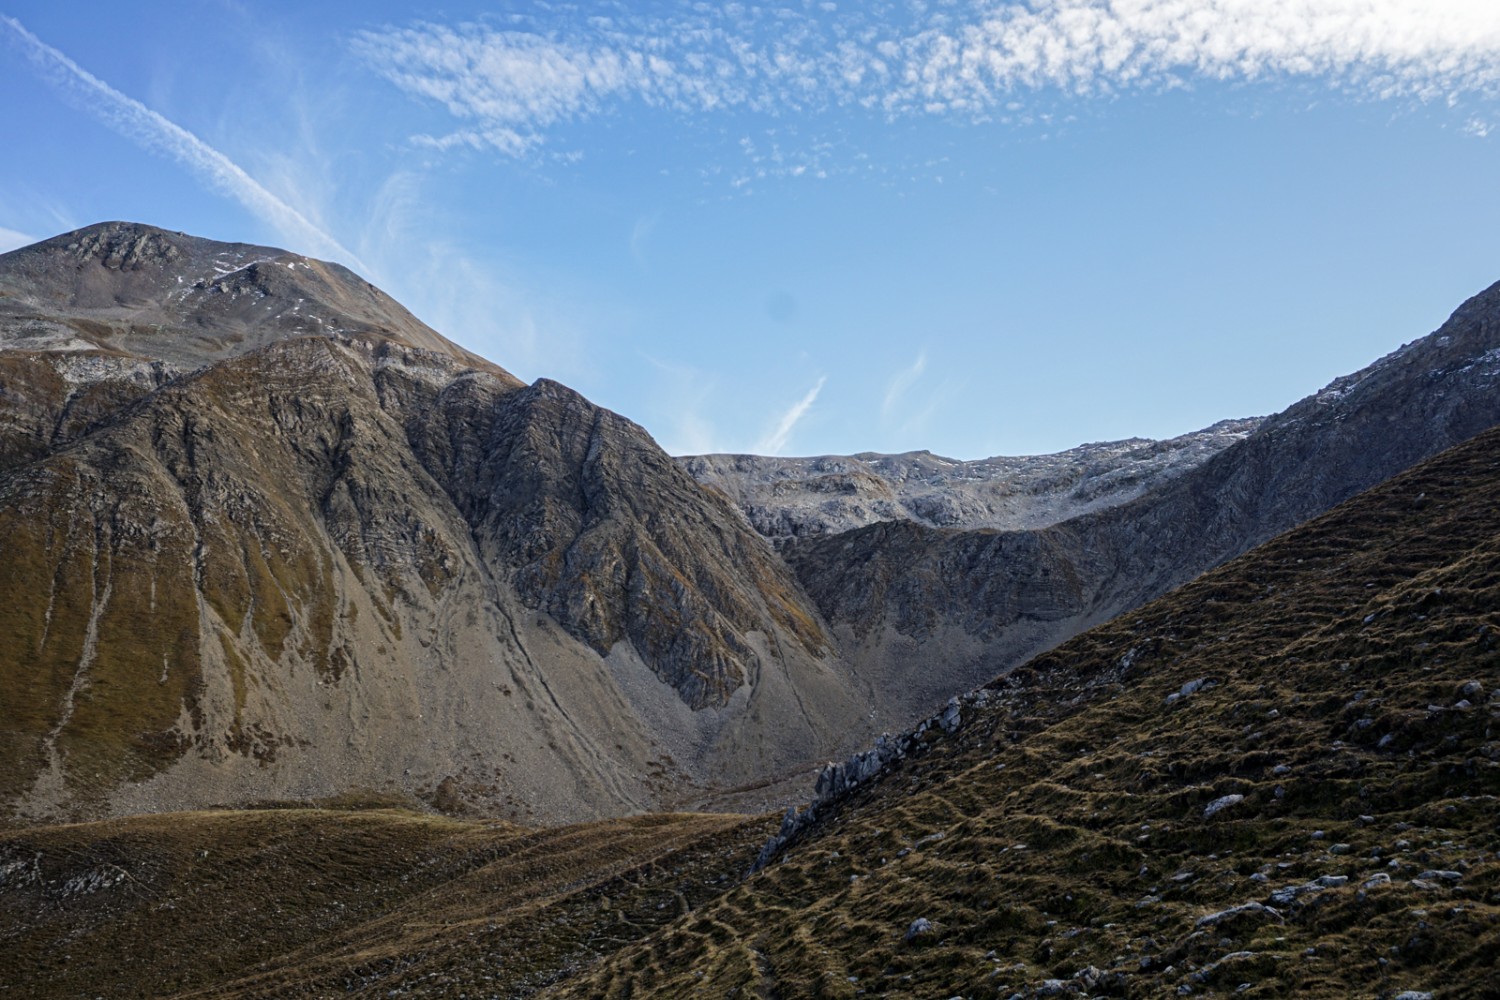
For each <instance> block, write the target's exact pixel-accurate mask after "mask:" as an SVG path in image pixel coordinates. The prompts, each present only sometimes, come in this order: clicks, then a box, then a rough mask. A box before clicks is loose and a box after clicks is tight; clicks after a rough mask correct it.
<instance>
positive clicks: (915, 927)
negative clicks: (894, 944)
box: [906, 917, 935, 941]
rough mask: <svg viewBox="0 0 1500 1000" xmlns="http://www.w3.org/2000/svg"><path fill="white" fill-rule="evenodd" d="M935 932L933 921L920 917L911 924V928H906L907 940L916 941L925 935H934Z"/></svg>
mask: <svg viewBox="0 0 1500 1000" xmlns="http://www.w3.org/2000/svg"><path fill="white" fill-rule="evenodd" d="M934 930H935V928H934V927H933V924H932V921H931V920H928V919H927V918H926V917H918V918H917V919H915V920H913V921H912V922H911V926H910V927H908V928H906V940H908V941H915V940H916V939H917V938H919V937H922V936H923V935H926V934H931V933H933V931H934Z"/></svg>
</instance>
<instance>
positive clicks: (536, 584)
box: [413, 379, 828, 709]
mask: <svg viewBox="0 0 1500 1000" xmlns="http://www.w3.org/2000/svg"><path fill="white" fill-rule="evenodd" d="M456 416H457V417H458V419H457V420H453V419H446V420H443V421H440V422H432V421H428V422H424V423H423V424H421V425H420V426H418V427H414V428H413V434H414V435H415V436H416V442H417V449H418V453H419V454H421V455H423V456H424V460H425V461H427V462H428V463H429V467H431V468H433V469H434V470H435V474H437V475H439V476H440V477H441V478H442V481H443V482H444V483H445V485H446V487H447V489H448V491H449V493H450V495H451V496H453V497H454V499H455V502H456V503H457V504H458V506H459V509H460V510H461V511H462V512H463V514H464V516H465V518H466V519H467V520H468V521H469V523H470V524H471V525H472V526H473V529H474V531H475V533H476V536H477V537H478V539H479V541H480V546H481V550H482V552H483V554H484V556H485V558H486V560H487V561H488V562H490V563H491V564H494V565H507V566H514V567H516V575H515V585H516V588H517V590H518V591H519V592H520V594H521V596H522V598H523V600H525V602H526V603H527V605H528V606H530V607H532V608H536V609H539V610H543V611H545V612H546V613H547V614H549V615H551V616H552V617H553V618H554V619H556V620H557V621H558V622H559V623H560V624H562V625H563V627H564V628H566V629H568V631H569V632H570V633H572V634H573V635H575V636H576V637H578V638H579V639H580V640H582V641H583V642H585V643H587V644H588V645H589V646H590V647H591V648H593V649H594V650H595V651H596V652H597V653H599V654H600V655H607V654H608V652H609V651H610V650H611V649H612V648H613V647H614V646H615V644H616V643H618V642H621V641H628V642H630V643H631V644H632V645H633V646H634V648H635V649H636V650H637V651H638V652H640V653H641V655H642V656H643V657H644V658H645V659H646V661H647V662H648V663H650V664H652V667H653V669H654V670H655V671H656V672H657V674H658V675H659V676H661V678H662V680H664V681H666V682H667V683H669V684H671V685H672V686H673V687H674V688H676V689H677V690H678V691H679V692H680V693H681V694H682V696H683V698H684V700H685V701H687V703H688V704H689V705H691V706H692V707H693V708H695V709H697V708H705V707H709V706H715V707H723V706H724V705H725V704H726V703H727V702H728V700H729V698H730V696H731V695H732V694H733V692H734V691H735V690H736V689H738V688H739V687H740V686H742V685H743V684H744V683H746V681H747V679H748V664H749V661H750V660H752V659H753V658H754V656H755V653H754V651H753V650H752V648H751V645H750V641H749V638H748V637H749V635H750V634H751V633H755V632H759V633H762V634H764V635H767V636H770V635H774V634H777V632H778V631H780V632H784V633H786V634H787V635H788V636H789V637H791V638H792V639H793V640H794V641H795V642H796V643H797V645H798V646H799V647H801V649H802V650H803V651H804V652H806V653H807V654H809V655H820V650H822V649H824V648H825V647H827V645H828V640H827V638H826V637H825V636H824V635H823V633H822V629H821V626H820V625H819V624H818V623H817V621H816V620H815V619H814V618H813V617H811V616H809V614H808V612H807V610H806V608H804V607H802V606H801V601H802V600H803V599H802V597H801V595H800V593H799V590H798V587H797V584H796V582H795V580H794V579H793V578H792V576H791V574H790V573H789V572H788V571H787V570H786V568H785V566H784V565H782V564H781V562H780V561H779V560H777V559H776V558H775V556H774V555H773V554H772V553H771V552H770V550H769V549H768V548H767V547H766V546H765V545H764V544H763V543H762V542H761V541H760V540H759V539H757V538H755V537H754V536H753V535H752V534H751V533H749V532H747V531H745V529H744V527H743V525H742V524H741V523H740V520H739V518H738V516H737V515H736V513H735V512H734V510H733V509H732V508H731V507H730V506H729V505H728V504H726V503H725V502H724V501H722V500H721V499H720V498H718V497H717V496H715V495H713V494H711V493H709V492H707V491H705V490H703V489H702V488H701V487H699V486H698V485H697V484H696V483H695V482H693V481H692V480H691V479H690V478H689V477H688V476H686V475H685V474H684V473H683V472H682V471H681V470H680V469H679V468H677V466H676V465H675V464H673V462H672V461H671V459H669V458H668V457H667V456H666V455H665V454H664V453H663V452H662V451H661V449H660V448H658V447H657V446H656V444H655V443H654V442H653V441H652V440H651V439H650V437H649V436H648V435H647V434H646V432H645V431H644V430H642V429H641V428H640V427H639V426H637V425H636V424H633V423H631V422H630V421H628V420H626V419H624V418H623V417H620V416H619V415H617V414H614V413H610V412H609V411H607V410H603V409H601V408H599V407H597V406H594V405H593V404H591V403H589V402H588V401H587V400H585V399H584V398H583V397H582V396H580V395H578V394H577V393H576V392H573V391H572V390H570V389H568V388H567V387H565V386H562V385H560V384H558V383H556V382H552V381H550V380H547V379H542V380H540V381H538V382H537V383H536V384H535V385H533V386H531V387H529V388H526V389H523V390H521V391H518V392H516V393H514V394H513V395H511V396H508V397H507V398H506V399H505V400H504V401H503V402H502V403H501V404H500V405H497V406H493V407H490V408H489V409H487V410H485V411H484V412H482V413H476V412H475V411H474V409H473V408H472V407H469V406H465V407H462V408H460V410H459V411H457V414H456ZM462 435H472V436H473V440H470V441H468V442H458V443H455V440H454V439H455V436H462ZM746 578H748V579H749V580H750V581H751V583H752V584H753V586H751V587H749V588H746V587H745V585H744V584H745V580H746Z"/></svg>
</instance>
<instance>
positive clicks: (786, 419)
mask: <svg viewBox="0 0 1500 1000" xmlns="http://www.w3.org/2000/svg"><path fill="white" fill-rule="evenodd" d="M827 381H828V377H827V376H826V375H825V376H823V377H822V378H819V379H818V381H817V384H816V385H814V386H813V387H812V388H811V389H809V390H808V392H807V395H805V396H803V397H802V398H801V399H799V400H797V402H795V403H793V404H792V405H791V406H790V407H788V408H787V410H786V412H785V413H783V414H782V415H781V416H780V417H779V418H778V419H777V421H776V426H775V427H774V428H772V430H771V433H769V434H767V435H766V436H765V437H763V438H761V439H760V441H758V442H757V443H756V445H755V451H756V452H757V453H758V454H761V455H780V454H781V452H782V449H784V448H785V447H786V446H787V442H788V441H790V440H791V438H792V431H793V430H794V429H795V428H796V426H797V423H798V421H800V420H801V419H802V418H803V417H805V416H807V411H808V410H810V409H812V405H813V403H815V402H816V401H817V399H818V393H820V392H822V391H823V386H824V384H825V383H827Z"/></svg>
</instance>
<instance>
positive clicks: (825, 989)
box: [0, 223, 1500, 998]
mask: <svg viewBox="0 0 1500 1000" xmlns="http://www.w3.org/2000/svg"><path fill="white" fill-rule="evenodd" d="M1497 424H1500V285H1496V286H1494V287H1492V288H1490V289H1488V290H1487V291H1484V292H1482V293H1480V294H1479V295H1477V296H1476V297H1474V298H1473V299H1471V300H1469V301H1468V302H1467V303H1464V304H1463V305H1462V306H1461V307H1460V308H1459V309H1458V311H1457V312H1455V313H1454V314H1453V316H1452V318H1451V319H1450V320H1449V321H1448V322H1447V323H1445V324H1444V325H1443V326H1442V327H1441V328H1440V329H1439V330H1437V331H1436V332H1435V333H1432V334H1431V335H1429V336H1426V337H1424V338H1422V339H1420V340H1415V341H1413V342H1412V343H1410V344H1408V345H1406V346H1405V347H1403V348H1401V349H1400V350H1398V351H1396V352H1395V353H1393V354H1391V355H1389V356H1387V357H1385V358H1381V359H1379V360H1377V361H1375V362H1374V363H1372V364H1371V365H1370V366H1369V367H1367V368H1365V369H1364V370H1362V371H1359V372H1357V373H1354V374H1352V375H1349V376H1347V377H1345V378H1341V379H1339V380H1337V381H1335V382H1334V383H1333V384H1331V385H1329V386H1328V387H1327V388H1326V389H1324V390H1323V391H1321V392H1319V393H1317V394H1316V395H1314V396H1311V397H1309V398H1307V399H1304V400H1302V401H1301V402H1299V403H1297V404H1295V405H1294V406H1292V407H1291V408H1289V409H1287V410H1286V411H1284V412H1282V413H1279V414H1276V415H1273V416H1270V417H1266V418H1251V419H1232V420H1225V421H1223V422H1221V423H1218V424H1215V425H1214V426H1212V427H1209V428H1207V429H1205V430H1203V431H1200V432H1198V433H1195V434H1189V435H1186V436H1183V437H1180V438H1176V439H1173V440H1169V441H1160V442H1156V441H1147V440H1139V439H1135V440H1128V441H1121V442H1113V443H1105V444H1091V445H1085V446H1083V447H1080V448H1077V449H1074V450H1072V451H1069V452H1064V453H1061V454H1057V455H1048V456H1031V457H1025V458H991V459H986V460H982V461H977V462H959V461H953V460H948V459H944V458H941V457H938V456H935V455H932V454H929V453H926V452H917V453H909V454H904V455H876V454H860V455H855V456H823V457H816V458H803V459H787V458H767V457H757V456H743V455H740V456H726V455H708V456H694V457H687V458H680V459H674V458H672V457H670V456H668V455H667V454H666V453H665V452H663V451H662V450H661V449H660V448H659V447H658V446H657V445H656V443H655V442H654V441H653V440H652V439H651V437H650V436H649V435H648V434H647V433H646V432H645V431H644V430H643V429H642V428H641V427H639V426H637V425H636V424H634V423H632V422H631V421H630V420H628V419H626V418H625V417H622V416H619V415H617V414H614V413H611V412H609V411H608V410H605V409H602V408H600V407H598V406H595V405H593V404H592V403H590V402H589V401H588V400H587V399H585V398H583V397H582V396H580V395H579V394H578V393H576V392H574V391H572V390H570V389H568V388H567V387H566V386H563V385H560V384H558V383H556V382H553V381H550V380H547V379H541V380H538V381H536V382H535V383H533V384H531V385H527V384H525V383H523V382H522V381H520V380H519V379H517V378H515V377H514V376H512V375H511V374H510V373H509V372H507V371H506V370H505V369H504V368H501V367H500V366H498V365H496V364H494V363H492V362H490V361H488V360H485V359H483V358H480V357H477V356H475V355H473V354H471V353H470V352H468V351H466V350H464V349H463V348H461V347H459V346H457V345H456V344H454V343H452V342H450V341H449V340H447V339H445V338H444V337H443V336H442V335H440V334H439V333H438V332H436V331H434V330H432V329H430V328H429V327H427V326H425V325H424V324H423V323H421V322H420V321H419V320H417V319H416V318H415V317H414V316H412V315H411V314H410V313H409V312H408V311H407V310H405V309H404V308H403V307H402V306H401V305H399V304H398V303H396V302H395V301H394V300H392V299H391V298H389V297H388V296H386V295H385V294H384V293H382V292H381V291H380V290H378V289H376V288H375V287H373V286H372V285H370V284H369V283H367V282H366V281H364V280H363V279H361V278H359V277H358V276H357V275H355V274H353V273H352V272H350V271H348V270H346V269H345V268H343V267H340V266H338V265H334V264H329V263H324V262H321V261H317V260H312V259H308V258H304V257H301V256H298V255H296V254H292V253H287V252H285V251H281V250H276V249H273V248H268V247H259V246H250V245H244V244H226V243H216V242H211V241H207V240H203V239H198V238H194V237H191V236H186V235H183V234H181V233H173V232H167V231H163V230H160V229H156V228H153V227H150V226H145V225H138V224H130V223H106V224H102V225H97V226H91V227H89V228H87V229H83V230H79V231H76V232H72V233H68V234H65V235H62V236H58V237H56V238H54V239H51V240H47V241H45V242H42V243H38V244H35V245H33V246H30V247H26V248H23V249H20V250H16V251H13V252H11V253H8V254H4V255H0V997H4V996H15V997H21V996H26V997H33V996H34V997H64V996H67V997H72V996H94V995H100V994H102V995H109V996H142V997H145V996H152V997H155V996H205V997H206V996H214V997H231V996H232V997H252V996H255V997H273V996H276V997H279V996H291V995H307V996H331V995H335V994H338V995H354V996H369V997H375V996H382V997H385V996H401V995H407V994H410V995H423V996H453V997H460V996H462V997H471V998H472V997H490V996H503V997H510V996H530V995H537V994H544V995H560V996H561V995H566V996H580V997H582V996H591V997H592V996H610V997H627V996H643V995H662V996H686V995H696V994H701V995H704V996H760V997H800V996H840V997H842V996H856V995H870V996H877V995H879V996H905V997H931V996H940V997H946V996H952V995H955V994H958V995H962V996H966V997H980V996H984V997H989V996H1002V997H1010V996H1013V995H1020V996H1033V995H1037V996H1040V995H1059V996H1061V995H1129V996H1157V995H1164V994H1172V993H1174V992H1182V989H1181V988H1182V987H1186V988H1187V990H1188V992H1193V991H1195V990H1197V991H1211V990H1216V989H1217V990H1221V991H1224V992H1235V991H1243V992H1247V993H1248V994H1249V995H1252V996H1285V995H1292V994H1294V993H1295V994H1296V995H1308V996H1329V997H1333V996H1349V995H1379V996H1397V995H1400V991H1401V990H1404V989H1406V988H1407V987H1408V986H1410V987H1411V988H1412V989H1416V988H1417V987H1419V986H1420V987H1422V988H1423V989H1428V988H1431V987H1432V986H1434V985H1436V984H1439V983H1443V984H1447V992H1444V993H1443V995H1444V996H1450V995H1451V996H1469V995H1472V996H1484V995H1493V994H1492V993H1491V992H1488V991H1491V990H1493V989H1497V988H1500V986H1497V984H1496V983H1495V981H1494V978H1493V976H1494V973H1493V968H1489V969H1488V971H1485V969H1486V967H1487V966H1489V965H1490V962H1492V959H1491V960H1489V961H1486V959H1485V955H1487V954H1488V955H1490V956H1492V955H1493V953H1494V952H1493V949H1494V948H1495V947H1496V946H1497V945H1496V941H1497V937H1496V935H1497V934H1500V930H1497V924H1496V921H1497V919H1500V888H1497V883H1496V875H1497V872H1500V861H1497V859H1496V851H1497V849H1500V842H1497V840H1496V836H1495V830H1494V824H1493V817H1494V808H1495V807H1494V803H1495V801H1496V800H1495V798H1494V796H1495V794H1496V793H1497V792H1500V778H1497V777H1496V775H1497V767H1500V765H1497V764H1496V761H1497V760H1500V749H1497V744H1496V743H1495V742H1494V741H1493V740H1492V739H1491V725H1492V721H1493V720H1494V718H1496V717H1497V713H1500V706H1497V703H1496V702H1494V701H1491V700H1488V699H1489V693H1490V692H1491V691H1494V690H1495V689H1497V688H1500V676H1496V672H1497V667H1496V664H1497V660H1496V655H1495V653H1494V651H1493V646H1494V643H1493V641H1492V640H1493V635H1492V630H1493V629H1495V628H1500V619H1496V618H1495V608H1496V605H1495V601H1494V599H1495V596H1496V594H1495V589H1496V574H1495V565H1496V564H1495V559H1494V556H1495V553H1494V551H1493V550H1494V549H1495V546H1496V545H1497V544H1500V542H1497V540H1500V523H1497V521H1496V518H1497V513H1496V512H1497V511H1500V507H1497V506H1496V504H1495V494H1496V491H1497V489H1500V472H1497V469H1500V465H1497V459H1496V450H1495V449H1496V447H1497V443H1500V439H1497V438H1496V433H1500V432H1489V431H1490V429H1491V428H1493V427H1494V426H1495V425H1497ZM1486 432H1489V433H1486ZM1392 477H1395V478H1392ZM1299 526H1300V527H1299ZM1252 550H1253V551H1252ZM893 734H894V735H893ZM829 760H839V761H843V763H840V764H828V763H827V762H828V761H829ZM803 802H807V804H806V805H800V807H799V804H801V803H803ZM788 805H792V806H793V808H791V809H790V810H788V811H787V812H786V813H785V815H784V817H783V815H782V814H781V812H780V810H781V809H783V808H785V807H787V806H788ZM768 810H776V813H775V815H774V816H767V815H765V814H766V812H767V811H768ZM1416 914H1420V916H1417V915H1416ZM1486 977H1487V978H1486ZM1242 984H1245V985H1242ZM1455 984H1456V985H1455Z"/></svg>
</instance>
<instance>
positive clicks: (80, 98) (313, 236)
mask: <svg viewBox="0 0 1500 1000" xmlns="http://www.w3.org/2000/svg"><path fill="white" fill-rule="evenodd" d="M0 26H3V29H4V32H3V33H4V34H6V35H7V36H8V37H9V39H10V40H11V42H12V43H13V44H15V45H16V46H17V47H19V49H20V50H21V51H22V52H23V53H25V55H26V56H27V58H28V59H30V60H31V62H32V64H33V65H35V66H36V67H37V69H38V70H39V71H40V73H41V74H42V76H43V77H44V78H45V79H46V80H47V81H48V82H49V83H50V84H51V85H52V86H53V87H55V88H56V89H57V90H58V91H59V92H60V93H61V94H62V95H63V96H64V97H65V98H68V99H70V100H71V101H72V102H73V103H74V104H75V105H76V106H77V107H79V108H80V109H82V110H84V111H87V112H88V113H90V114H92V115H93V116H94V117H95V118H98V119H99V121H101V122H102V123H104V124H105V125H107V126H108V127H109V128H111V129H113V130H114V131H116V132H118V133H120V134H121V135H123V136H124V137H125V138H127V139H129V140H131V141H132V142H135V143H137V144H139V145H141V146H144V147H146V148H148V149H151V150H153V151H155V152H159V153H162V154H164V155H166V156H168V157H171V158H172V159H174V160H176V161H177V162H179V163H181V164H182V165H183V166H184V167H186V168H187V169H188V170H189V171H190V172H192V173H193V174H195V175H196V176H197V177H198V178H199V179H200V180H202V181H204V182H205V183H206V184H207V185H208V186H209V187H211V188H213V189H214V190H216V191H218V192H220V193H222V194H226V195H228V196H229V197H231V198H233V199H234V200H235V201H237V202H239V203H240V204H241V205H242V206H244V207H245V208H246V209H247V210H249V211H250V212H251V213H252V214H253V215H255V216H256V217H258V218H259V219H261V220H262V221H263V222H265V223H267V224H268V225H270V226H271V227H272V228H274V229H275V230H276V231H277V232H278V233H279V234H281V236H282V237H283V238H284V239H286V240H287V241H288V242H289V243H291V244H292V245H293V246H294V247H295V249H297V250H299V251H302V252H305V253H309V254H313V255H316V256H320V257H331V258H334V259H336V260H340V261H343V262H345V263H347V264H350V265H352V266H354V267H357V268H359V269H360V270H366V268H365V266H364V264H363V262H361V261H360V259H359V258H358V257H357V256H356V255H355V254H354V253H353V252H351V251H350V250H349V249H348V248H347V247H345V246H343V244H341V243H340V242H339V241H338V240H336V239H335V238H334V237H333V236H331V235H329V234H328V233H327V232H325V231H324V230H323V229H321V228H319V227H318V226H317V225H315V224H314V223H313V222H311V221H309V220H308V219H307V217H306V216H304V215H303V214H302V213H301V212H299V211H297V209H295V208H293V207H292V206H291V205H289V204H287V203H286V202H285V201H283V200H282V199H281V198H278V197H277V196H276V195H274V194H272V193H271V192H270V191H268V190H267V189H266V188H265V187H264V186H262V185H261V184H260V182H258V181H257V180H255V178H253V177H251V176H250V175H249V174H248V173H246V172H245V171H244V170H243V169H242V168H241V167H240V166H239V165H238V164H236V163H235V162H234V161H233V160H231V159H230V158H229V157H227V156H225V155H224V154H223V153H221V152H220V151H219V150H217V149H215V148H214V147H213V146H210V145H209V144H208V143H206V142H204V141H203V140H202V139H200V138H198V137H197V136H196V135H194V134H193V133H191V132H189V131H188V130H187V129H185V128H183V127H182V126H180V125H178V124H176V123H175V122H173V121H171V120H169V119H168V118H166V117H164V116H163V115H161V114H159V113H158V112H155V111H153V110H151V109H150V108H148V107H146V106H145V105H144V104H142V103H141V102H140V101H137V100H136V99H135V98H133V97H129V96H127V95H125V94H122V93H121V92H120V91H118V90H116V89H115V88H113V87H111V86H110V85H109V84H107V83H105V82H104V81H103V80H100V79H99V78H98V77H96V76H94V75H93V74H92V73H90V72H89V71H88V70H86V69H84V68H83V67H82V66H80V65H78V63H76V62H74V61H73V60H72V59H70V58H68V56H66V55H64V54H63V53H62V52H60V51H58V50H57V49H55V48H53V47H52V46H50V45H48V44H47V43H45V42H43V41H42V40H41V39H39V38H37V37H36V36H35V35H33V34H32V33H31V32H30V31H28V30H27V29H26V28H25V26H24V25H22V24H21V22H20V21H17V20H16V19H15V18H13V17H7V16H4V15H0Z"/></svg>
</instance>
